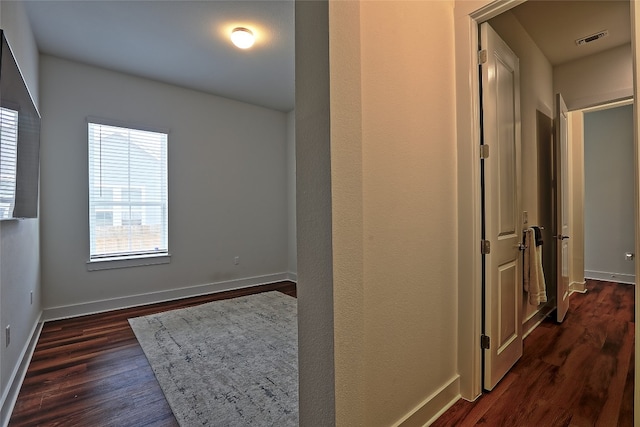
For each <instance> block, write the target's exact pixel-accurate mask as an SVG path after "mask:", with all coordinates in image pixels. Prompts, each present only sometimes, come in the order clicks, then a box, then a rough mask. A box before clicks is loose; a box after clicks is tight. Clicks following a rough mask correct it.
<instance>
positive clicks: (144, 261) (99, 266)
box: [87, 254, 171, 271]
mask: <svg viewBox="0 0 640 427" xmlns="http://www.w3.org/2000/svg"><path fill="white" fill-rule="evenodd" d="M170 262H171V254H162V255H139V256H135V257H113V258H105V259H100V260H91V261H87V270H88V271H99V270H110V269H114V268H127V267H141V266H145V265H157V264H169V263H170Z"/></svg>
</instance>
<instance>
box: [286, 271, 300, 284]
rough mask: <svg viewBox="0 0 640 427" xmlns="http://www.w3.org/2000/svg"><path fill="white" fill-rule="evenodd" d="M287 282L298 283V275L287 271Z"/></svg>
mask: <svg viewBox="0 0 640 427" xmlns="http://www.w3.org/2000/svg"><path fill="white" fill-rule="evenodd" d="M287 280H289V281H291V282H294V283H298V273H294V272H292V271H289V272H288V273H287Z"/></svg>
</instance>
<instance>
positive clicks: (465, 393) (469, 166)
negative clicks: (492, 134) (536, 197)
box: [454, 0, 640, 424]
mask: <svg viewBox="0 0 640 427" xmlns="http://www.w3.org/2000/svg"><path fill="white" fill-rule="evenodd" d="M524 1H525V0H496V1H491V0H471V1H470V0H454V31H455V61H456V62H455V63H456V65H455V69H456V73H455V85H456V131H457V140H456V147H457V163H458V171H457V175H458V236H457V243H458V372H459V375H460V394H461V396H462V397H463V398H465V399H467V400H474V399H475V398H477V397H478V396H479V395H480V394H481V393H482V382H481V375H482V350H481V348H480V334H481V315H482V306H481V304H482V270H481V254H480V243H479V239H480V237H479V236H480V235H481V234H480V230H481V205H480V191H481V190H480V160H479V159H480V111H479V105H480V97H479V73H478V68H477V63H478V61H477V59H478V58H477V55H478V54H477V51H478V25H479V24H480V23H482V22H485V21H488V20H489V19H491V18H493V17H495V16H497V15H499V14H501V13H503V12H506V11H507V10H509V9H511V8H513V7H515V6H517V5H519V4H522V3H524ZM630 3H631V5H630V6H631V11H630V12H631V13H630V15H631V17H630V18H631V34H632V36H631V45H632V52H633V58H632V62H633V79H634V99H636V100H638V99H640V97H639V91H638V82H639V81H640V79H639V75H640V73H639V70H638V59H639V58H640V29H636V23H638V25H640V7H636V6H635V2H633V1H632V2H630ZM639 121H640V109H639V108H635V109H634V153H635V157H634V170H635V176H636V183H640V172H639V164H640V160H639V156H640V150H639V149H638V133H639V129H638V123H639ZM639 187H640V185H636V191H635V235H636V248H635V250H636V253H640V190H639ZM463 261H464V262H463ZM636 277H640V263H636ZM635 294H636V296H635V297H636V317H637V318H640V292H636V293H635ZM635 345H636V352H635V354H636V360H635V362H636V364H638V363H640V328H636V341H635ZM635 375H636V377H635V381H636V384H640V371H638V370H636V374H635ZM634 403H635V405H636V406H637V407H640V387H635V391H634ZM635 417H636V423H639V424H640V411H636V414H635Z"/></svg>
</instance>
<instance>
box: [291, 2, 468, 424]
mask: <svg viewBox="0 0 640 427" xmlns="http://www.w3.org/2000/svg"><path fill="white" fill-rule="evenodd" d="M308 3H309V2H304V1H302V2H298V3H297V5H296V10H297V11H296V15H297V17H296V32H297V34H296V37H297V40H296V45H297V46H300V43H306V46H307V48H308V47H309V46H313V47H314V49H315V56H316V57H317V56H320V58H321V60H320V62H321V63H317V64H315V66H311V65H310V64H309V63H308V62H307V61H308V60H309V61H310V60H311V59H310V58H308V57H306V56H297V58H296V61H297V62H296V70H297V72H298V77H297V80H298V81H297V87H296V97H297V104H296V144H297V153H296V156H297V161H298V165H297V166H298V172H297V177H298V195H297V196H298V202H297V206H298V280H299V313H300V320H299V322H300V330H301V331H305V332H304V333H303V334H302V335H304V336H301V338H300V345H301V347H300V367H301V375H300V376H301V383H300V402H301V403H300V405H301V406H300V407H301V414H300V416H301V418H300V420H301V425H325V424H322V422H321V421H320V422H318V421H317V420H313V421H314V422H313V423H312V422H311V420H312V419H311V418H310V417H308V414H309V413H313V412H314V411H317V412H318V413H320V415H321V416H322V417H323V418H322V419H326V418H325V417H327V416H328V414H326V413H325V412H323V411H320V410H319V408H315V409H314V408H312V407H310V406H309V405H313V404H314V403H313V402H309V400H308V399H310V398H312V397H316V398H318V399H319V401H322V402H329V401H330V397H331V396H328V395H327V393H328V394H330V393H331V390H330V388H331V386H332V383H333V382H335V383H334V384H335V388H334V390H333V393H334V396H335V408H336V423H337V425H344V426H357V425H362V426H387V425H393V424H395V423H397V422H400V421H407V424H406V425H413V424H415V425H424V424H425V423H426V422H428V420H429V419H430V418H431V417H432V416H433V415H434V414H435V412H436V411H438V410H440V409H442V407H443V406H444V405H446V404H447V403H448V402H449V401H450V400H451V399H453V398H455V396H456V395H457V392H458V390H457V364H456V356H455V355H456V354H457V348H456V336H457V323H456V319H457V310H456V303H457V299H456V298H457V277H456V271H457V259H456V241H457V235H456V234H457V232H456V219H457V204H456V161H455V160H456V144H455V122H454V120H455V119H454V118H455V101H454V98H453V95H454V93H455V91H454V80H453V79H454V76H453V74H452V73H451V70H452V69H453V68H454V60H453V55H454V49H453V41H454V38H453V3H452V2H442V1H433V2H431V1H426V2H412V1H407V2H359V3H358V2H341V1H336V2H330V7H329V22H328V28H329V33H328V34H329V47H330V49H329V58H326V57H325V58H322V57H323V55H324V51H323V50H322V49H323V46H324V45H323V43H322V40H318V39H317V38H320V39H321V35H317V37H316V38H314V37H310V36H309V32H311V31H312V29H309V28H308V27H306V26H305V25H304V22H305V21H302V18H303V15H304V16H305V17H306V18H308V19H311V20H313V21H314V22H307V24H308V25H311V26H313V27H317V26H318V21H320V22H321V21H322V19H323V12H322V8H321V7H320V6H314V5H308ZM314 7H318V10H315V11H312V9H313V8H314ZM402 28H412V29H413V30H414V34H411V35H409V34H408V33H407V32H405V31H399V29H402ZM315 29H316V30H318V31H323V29H322V28H315ZM434 34H437V35H438V36H437V37H434ZM316 43H317V44H316ZM302 55H304V53H302ZM317 60H318V58H316V61H317ZM322 61H328V63H329V64H330V76H331V80H330V81H331V84H330V96H331V98H330V119H331V120H330V133H329V136H330V139H328V140H323V138H325V137H326V136H327V135H326V133H325V132H326V129H327V128H326V125H327V123H326V122H325V117H326V116H325V115H326V110H325V109H324V108H323V106H322V100H321V99H319V97H320V98H321V97H322V96H326V93H323V88H324V84H325V83H326V75H325V74H323V71H322V67H323V66H326V63H327V62H324V64H322ZM436 64H437V66H435V65H436ZM310 74H315V75H316V77H317V78H318V79H319V80H318V81H317V82H315V85H314V88H311V87H307V86H306V85H307V84H310V83H309V82H308V81H307V79H306V77H305V75H310ZM298 89H300V90H298ZM312 94H313V95H314V96H313V97H311V96H310V95H312ZM313 104H315V107H314V105H313ZM314 129H315V132H311V131H312V130H314ZM328 153H330V164H327V163H326V161H327V158H326V156H327V154H328ZM327 170H330V171H331V176H330V180H328V179H327V176H326V171H327ZM314 175H315V176H314ZM327 194H330V196H331V198H330V200H328V199H327V198H326V195H327ZM323 229H324V230H327V231H330V233H331V234H330V236H331V238H332V240H331V242H330V248H327V247H326V246H325V245H326V244H327V242H326V238H327V235H326V234H324V233H323V232H322V231H323ZM328 257H330V259H328ZM320 266H322V269H324V270H326V271H328V272H332V276H331V277H326V276H325V275H324V274H323V273H322V272H321V271H318V269H319V267H320ZM331 291H333V299H332V306H333V313H331V311H330V310H329V308H323V309H320V308H317V307H316V308H314V307H312V305H313V304H317V303H318V301H322V302H326V298H327V296H328V295H330V294H331ZM331 315H332V317H331V318H328V317H327V316H331ZM314 316H315V319H314ZM312 320H315V321H312ZM332 322H335V323H334V325H332ZM321 324H323V325H325V326H326V327H332V326H334V329H333V330H334V335H333V337H332V338H333V339H330V338H329V337H325V336H316V337H314V338H313V342H312V340H311V338H310V337H309V336H307V334H308V333H312V332H313V331H317V330H318V328H319V325H321ZM305 328H307V329H305ZM323 341H324V342H325V344H326V345H327V346H328V347H322V342H323ZM333 345H335V347H334V361H335V366H334V367H335V377H334V378H333V379H329V378H325V379H324V381H320V380H319V379H318V377H317V375H318V374H319V372H318V370H317V368H311V367H310V366H312V365H309V364H314V363H315V364H316V365H315V366H319V365H321V366H323V367H324V368H325V369H326V371H325V372H324V374H325V376H327V375H329V374H330V373H331V372H332V370H331V369H332V368H334V367H333V366H331V363H329V362H328V361H327V360H326V359H325V357H326V349H330V348H331V346H333ZM314 348H315V349H316V350H318V353H317V354H312V353H311V349H314ZM317 364H319V365H317ZM313 385H315V386H319V387H320V388H317V389H316V390H311V389H310V387H311V386H313ZM443 389H444V392H442V390H443ZM443 396H444V397H443ZM319 404H320V403H317V404H316V405H319Z"/></svg>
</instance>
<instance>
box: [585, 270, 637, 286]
mask: <svg viewBox="0 0 640 427" xmlns="http://www.w3.org/2000/svg"><path fill="white" fill-rule="evenodd" d="M584 277H585V279H595V280H604V281H606V282H616V283H626V284H628V285H635V284H636V276H635V275H634V274H623V273H611V272H607V271H590V270H585V272H584Z"/></svg>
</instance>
